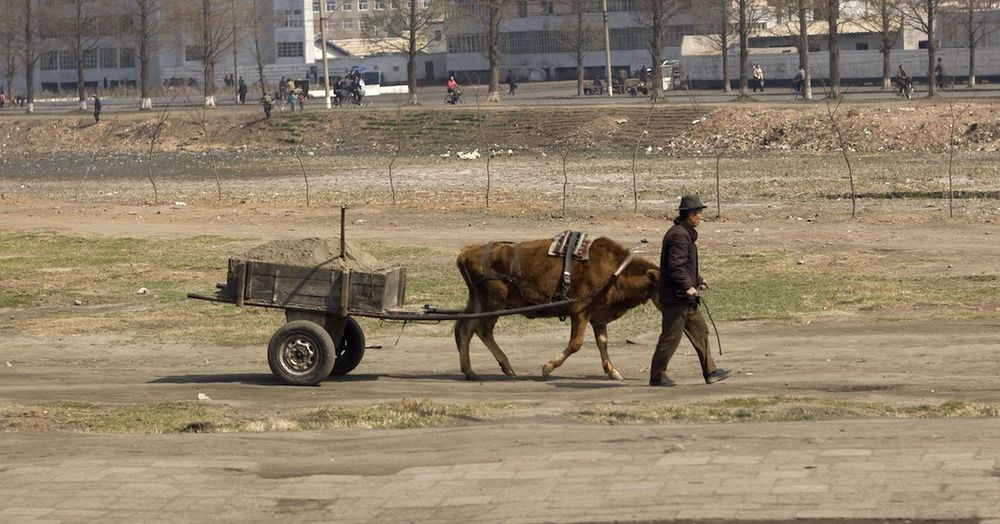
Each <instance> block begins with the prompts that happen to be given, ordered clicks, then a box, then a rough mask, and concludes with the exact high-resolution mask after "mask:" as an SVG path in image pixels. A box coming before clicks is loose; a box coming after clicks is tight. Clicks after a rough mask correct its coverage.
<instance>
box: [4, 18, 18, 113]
mask: <svg viewBox="0 0 1000 524" xmlns="http://www.w3.org/2000/svg"><path fill="white" fill-rule="evenodd" d="M15 2H16V0H0V11H2V12H3V13H4V14H5V16H0V58H2V60H3V62H2V63H0V66H3V76H4V79H5V80H6V81H7V82H6V83H7V95H8V96H14V76H16V75H17V65H18V64H17V62H18V61H17V58H18V57H17V50H16V47H15V45H16V43H17V36H18V26H17V23H16V20H17V18H16V17H15V16H13V15H14V13H16V12H17V4H16V3H15Z"/></svg>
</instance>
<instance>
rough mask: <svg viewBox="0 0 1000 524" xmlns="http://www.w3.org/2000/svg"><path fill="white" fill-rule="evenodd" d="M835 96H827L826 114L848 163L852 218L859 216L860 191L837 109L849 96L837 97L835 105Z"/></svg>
mask: <svg viewBox="0 0 1000 524" xmlns="http://www.w3.org/2000/svg"><path fill="white" fill-rule="evenodd" d="M832 98H834V97H830V96H828V97H826V99H825V100H826V114H827V117H828V118H829V119H830V126H831V127H833V131H834V133H835V134H836V135H837V143H838V144H839V145H840V154H841V155H842V156H843V157H844V163H846V164H847V177H848V180H849V181H850V183H851V218H852V219H853V218H857V216H858V192H857V189H856V188H855V185H854V168H853V167H852V166H851V157H849V156H848V155H847V150H848V149H849V148H850V147H849V146H848V144H847V139H846V138H845V137H844V132H843V131H842V130H841V128H840V120H839V119H840V117H839V116H838V115H837V111H838V110H839V109H840V105H841V104H842V103H843V102H844V100H845V99H846V98H847V97H846V96H844V97H839V98H837V103H836V105H833V103H832V102H831V99H832Z"/></svg>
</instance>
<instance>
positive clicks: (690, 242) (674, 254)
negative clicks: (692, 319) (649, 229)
mask: <svg viewBox="0 0 1000 524" xmlns="http://www.w3.org/2000/svg"><path fill="white" fill-rule="evenodd" d="M697 240H698V232H697V231H695V229H694V228H693V227H691V225H690V224H688V223H687V222H686V221H684V220H681V219H679V218H678V219H675V220H674V225H673V227H671V228H670V229H669V230H667V234H666V235H663V248H662V249H661V250H660V303H661V304H687V303H690V302H691V301H692V300H691V299H689V298H688V297H687V290H688V289H690V288H692V287H693V288H697V287H698V286H700V285H701V283H702V282H704V280H702V278H701V275H700V274H699V273H698V245H697V244H696V242H697Z"/></svg>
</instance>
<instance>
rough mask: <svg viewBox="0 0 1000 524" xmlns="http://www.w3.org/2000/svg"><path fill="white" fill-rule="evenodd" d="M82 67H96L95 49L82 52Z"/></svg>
mask: <svg viewBox="0 0 1000 524" xmlns="http://www.w3.org/2000/svg"><path fill="white" fill-rule="evenodd" d="M83 68H84V69H97V50H96V49H89V50H87V51H84V52H83Z"/></svg>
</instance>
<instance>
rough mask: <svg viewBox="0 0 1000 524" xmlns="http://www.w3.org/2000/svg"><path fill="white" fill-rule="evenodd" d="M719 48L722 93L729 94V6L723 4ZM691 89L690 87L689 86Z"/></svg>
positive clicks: (730, 87) (730, 89)
mask: <svg viewBox="0 0 1000 524" xmlns="http://www.w3.org/2000/svg"><path fill="white" fill-rule="evenodd" d="M719 41H720V42H719V43H720V44H721V45H720V46H719V47H720V48H721V49H722V92H723V93H729V92H731V91H732V90H733V87H732V86H731V85H730V83H731V81H730V78H729V4H728V3H727V1H725V0H724V1H723V2H722V26H721V29H720V30H719ZM688 88H689V89H690V86H688Z"/></svg>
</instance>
